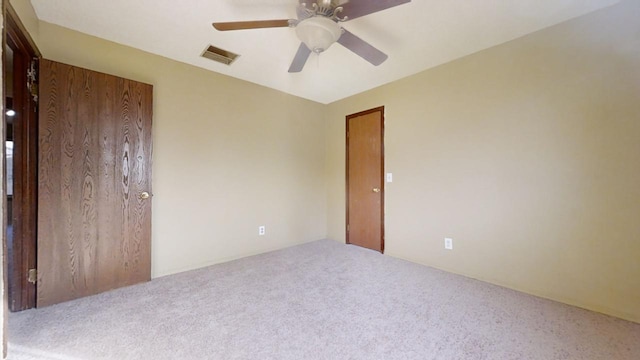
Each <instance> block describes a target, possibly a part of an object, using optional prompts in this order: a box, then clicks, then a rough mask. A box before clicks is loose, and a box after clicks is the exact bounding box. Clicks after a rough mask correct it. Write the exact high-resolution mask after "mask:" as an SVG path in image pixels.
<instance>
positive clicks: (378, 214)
mask: <svg viewBox="0 0 640 360" xmlns="http://www.w3.org/2000/svg"><path fill="white" fill-rule="evenodd" d="M383 136H384V107H380V108H376V109H372V110H369V111H365V112H361V113H358V114H353V115H349V116H347V243H348V244H354V245H358V246H362V247H366V248H369V249H372V250H376V251H380V252H383V251H384V181H383V178H384V142H383Z"/></svg>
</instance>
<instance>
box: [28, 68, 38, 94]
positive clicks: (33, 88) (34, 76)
mask: <svg viewBox="0 0 640 360" xmlns="http://www.w3.org/2000/svg"><path fill="white" fill-rule="evenodd" d="M27 89H28V90H29V94H30V95H31V97H32V98H33V102H35V103H36V104H37V103H38V59H37V58H33V59H32V60H31V65H30V67H29V69H28V70H27Z"/></svg>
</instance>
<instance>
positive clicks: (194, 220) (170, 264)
mask: <svg viewBox="0 0 640 360" xmlns="http://www.w3.org/2000/svg"><path fill="white" fill-rule="evenodd" d="M21 16H22V17H25V18H28V16H29V15H28V14H21ZM32 16H35V14H32ZM32 29H33V27H32ZM37 30H38V33H37V36H34V38H36V39H37V45H38V47H39V49H40V51H41V52H42V54H43V56H44V57H45V58H48V59H51V60H56V61H60V62H64V63H67V64H71V65H76V66H80V67H84V68H88V69H92V70H97V71H101V72H105V73H109V74H113V75H118V76H122V77H126V78H130V79H134V80H138V81H142V82H146V83H149V84H152V85H153V86H154V108H153V111H154V116H153V121H154V123H153V146H154V150H153V193H154V197H153V208H152V213H153V220H152V221H153V228H152V232H153V236H152V264H153V265H152V266H153V269H152V274H153V276H154V277H157V276H162V275H166V274H170V273H175V272H179V271H184V270H189V269H193V268H198V267H201V266H205V265H209V264H213V263H217V262H221V261H225V260H230V259H234V258H238V257H242V256H246V255H252V254H256V253H260V252H264V251H268V250H272V249H277V248H282V247H286V246H290V245H295V244H299V243H302V242H306V241H312V240H318V239H322V238H325V237H326V185H325V175H324V164H325V158H324V157H325V151H324V138H323V136H322V134H323V133H324V117H323V112H322V111H323V109H324V108H323V106H322V105H320V104H316V103H313V102H310V101H306V100H302V99H300V98H296V97H293V96H290V95H286V94H284V93H281V92H278V91H274V90H270V89H267V88H264V87H260V86H257V85H253V84H250V83H247V82H243V81H239V80H236V79H233V78H230V77H226V76H222V75H218V74H215V73H212V72H209V71H205V70H202V69H199V68H196V67H193V66H189V65H185V64H182V63H179V62H175V61H172V60H168V59H166V58H162V57H159V56H155V55H151V54H148V53H145V52H142V51H139V50H135V49H132V48H128V47H124V46H121V45H117V44H114V43H111V42H107V41H104V40H100V39H98V38H95V37H91V36H87V35H84V34H80V33H78V32H75V31H71V30H68V29H64V28H61V27H59V26H55V25H51V24H49V23H44V22H40V23H39V24H38V27H37ZM30 31H33V30H30ZM318 134H320V136H318ZM260 225H265V226H266V232H267V234H266V235H265V236H258V226H260Z"/></svg>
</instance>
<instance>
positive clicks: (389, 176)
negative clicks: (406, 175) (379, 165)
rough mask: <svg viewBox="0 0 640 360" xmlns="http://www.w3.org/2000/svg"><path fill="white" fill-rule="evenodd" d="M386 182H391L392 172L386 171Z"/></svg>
mask: <svg viewBox="0 0 640 360" xmlns="http://www.w3.org/2000/svg"><path fill="white" fill-rule="evenodd" d="M387 182H388V183H390V182H393V174H392V173H387Z"/></svg>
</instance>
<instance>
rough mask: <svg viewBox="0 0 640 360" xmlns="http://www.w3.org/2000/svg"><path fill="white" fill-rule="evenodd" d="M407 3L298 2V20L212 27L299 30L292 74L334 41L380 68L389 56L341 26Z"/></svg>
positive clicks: (364, 0) (378, 0) (363, 0)
mask: <svg viewBox="0 0 640 360" xmlns="http://www.w3.org/2000/svg"><path fill="white" fill-rule="evenodd" d="M309 2H310V3H309ZM408 2H411V0H346V1H345V0H299V4H298V6H297V8H296V14H297V16H298V18H297V19H282V20H257V21H236V22H215V23H213V27H214V28H216V29H217V30H219V31H229V30H244V29H263V28H273V27H291V28H296V34H297V35H298V38H299V39H300V41H301V44H300V47H299V48H298V52H297V53H296V55H295V57H294V58H293V62H292V63H291V66H290V67H289V72H290V73H294V72H300V71H302V69H303V68H304V65H305V63H306V62H307V59H308V58H309V55H311V52H314V53H316V54H320V53H321V52H323V51H325V50H327V49H328V48H329V46H331V45H332V44H333V43H335V42H338V43H339V44H340V45H342V46H344V47H346V48H347V49H349V50H351V51H353V52H354V53H356V54H357V55H358V56H360V57H362V58H363V59H365V60H367V61H368V62H370V63H371V64H373V65H375V66H378V65H380V64H382V63H383V62H384V61H385V60H387V57H388V56H387V55H386V54H385V53H383V52H382V51H380V50H378V49H376V48H375V47H373V46H372V45H371V44H369V43H367V42H366V41H364V40H362V39H360V38H359V37H357V36H356V35H354V34H352V33H351V32H349V31H348V30H346V29H344V28H342V27H341V26H340V23H341V22H344V21H348V20H353V19H356V18H359V17H362V16H365V15H369V14H372V13H375V12H378V11H381V10H386V9H388V8H392V7H394V6H398V5H402V4H405V3H408Z"/></svg>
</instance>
